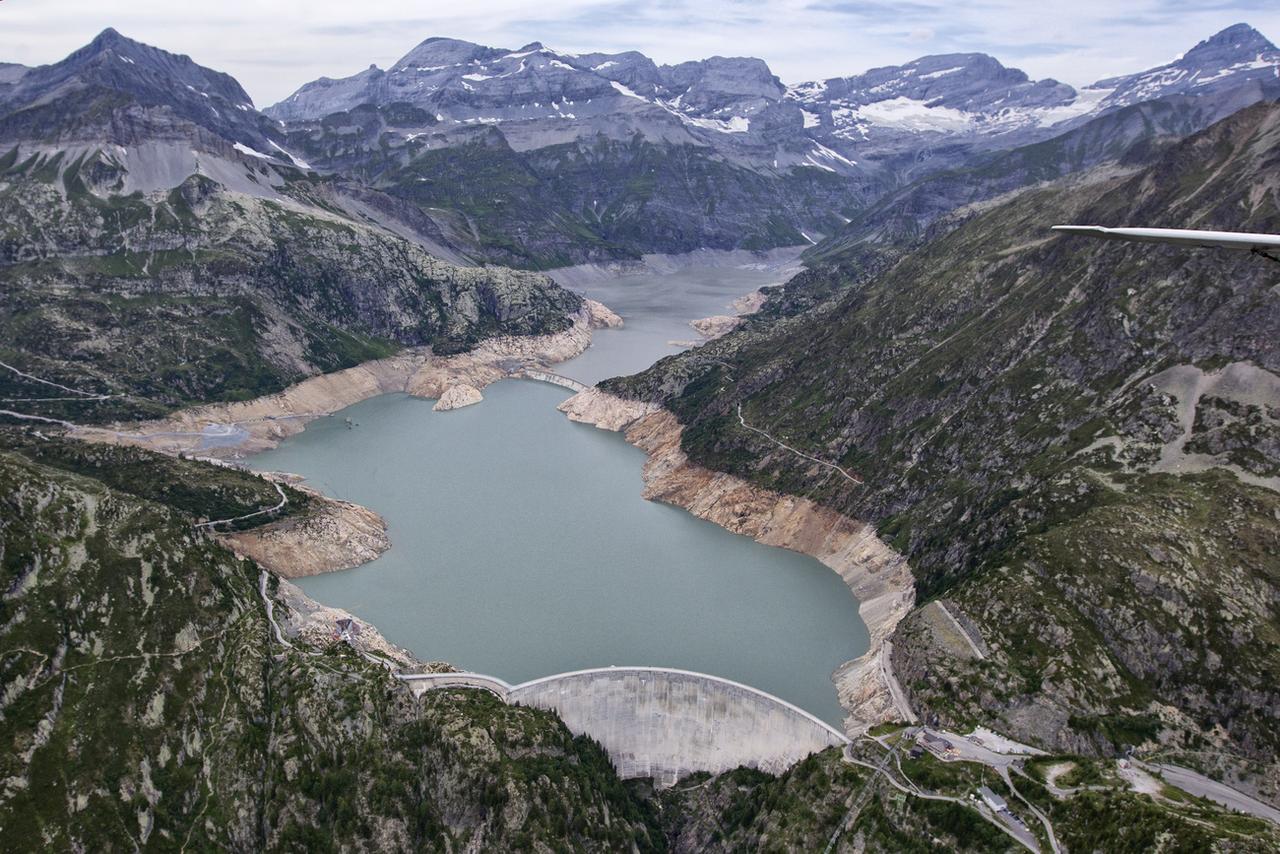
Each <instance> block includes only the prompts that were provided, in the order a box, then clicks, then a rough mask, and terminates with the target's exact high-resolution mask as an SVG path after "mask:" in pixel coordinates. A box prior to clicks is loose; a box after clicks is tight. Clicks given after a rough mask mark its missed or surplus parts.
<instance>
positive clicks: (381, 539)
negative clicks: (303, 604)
mask: <svg viewBox="0 0 1280 854" xmlns="http://www.w3.org/2000/svg"><path fill="white" fill-rule="evenodd" d="M293 488H294V489H299V490H302V491H304V492H306V493H307V494H308V495H310V496H311V497H312V498H313V499H315V500H314V502H313V504H314V506H315V509H314V510H311V511H310V512H308V513H306V514H304V515H302V516H296V517H289V518H286V519H281V520H280V521H278V522H273V523H271V524H269V525H263V526H262V527H259V528H251V529H249V530H247V531H234V532H230V533H219V534H215V537H216V538H217V540H218V541H219V542H221V543H222V544H223V545H225V546H227V547H228V548H229V549H231V550H232V551H234V552H235V553H236V554H238V555H241V556H242V557H248V558H252V559H253V560H254V561H255V562H256V563H257V564H258V565H259V566H262V567H264V568H266V569H269V570H271V571H272V572H274V573H275V574H276V575H279V576H280V577H282V578H302V577H305V576H308V575H319V574H321V573H324V572H336V571H338V570H340V569H351V568H353V567H357V566H360V565H361V564H365V563H368V562H369V561H371V560H373V559H374V558H376V557H377V556H378V555H380V554H382V553H383V552H385V551H386V550H387V549H389V548H391V538H390V537H388V536H387V523H386V521H384V520H383V518H382V517H381V516H379V515H378V514H377V513H375V512H373V511H372V510H370V509H369V508H368V507H361V506H360V505H359V504H353V503H352V502H350V501H342V500H340V499H337V498H331V497H329V496H327V495H323V494H321V493H319V492H317V491H316V490H314V489H310V488H308V487H306V486H303V485H301V484H299V483H294V484H293Z"/></svg>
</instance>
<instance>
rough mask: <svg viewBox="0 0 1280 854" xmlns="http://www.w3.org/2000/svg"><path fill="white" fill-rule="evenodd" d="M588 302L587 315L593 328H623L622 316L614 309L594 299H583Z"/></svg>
mask: <svg viewBox="0 0 1280 854" xmlns="http://www.w3.org/2000/svg"><path fill="white" fill-rule="evenodd" d="M583 302H584V303H586V310H587V317H588V318H590V323H591V328H592V329H621V328H622V318H621V317H619V316H618V315H617V313H615V312H614V310H613V309H611V308H609V306H607V305H605V304H604V303H602V302H596V301H595V300H593V299H587V300H583Z"/></svg>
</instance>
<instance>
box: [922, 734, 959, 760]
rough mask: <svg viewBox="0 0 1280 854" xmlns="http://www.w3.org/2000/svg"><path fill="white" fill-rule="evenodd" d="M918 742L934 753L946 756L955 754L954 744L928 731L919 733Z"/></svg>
mask: <svg viewBox="0 0 1280 854" xmlns="http://www.w3.org/2000/svg"><path fill="white" fill-rule="evenodd" d="M920 742H921V744H923V745H924V746H925V747H927V748H929V749H930V750H932V751H933V752H934V753H942V754H946V755H947V756H954V755H955V753H956V746H955V745H954V744H952V743H951V742H949V741H947V740H946V739H945V738H941V737H939V736H936V735H934V734H933V733H931V732H928V731H921V733H920Z"/></svg>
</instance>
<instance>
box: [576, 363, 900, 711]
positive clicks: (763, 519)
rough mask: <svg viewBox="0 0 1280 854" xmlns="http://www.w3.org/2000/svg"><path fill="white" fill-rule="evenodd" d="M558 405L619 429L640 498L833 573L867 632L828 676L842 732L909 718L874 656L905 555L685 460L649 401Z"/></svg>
mask: <svg viewBox="0 0 1280 854" xmlns="http://www.w3.org/2000/svg"><path fill="white" fill-rule="evenodd" d="M558 408H559V409H560V411H561V412H563V413H565V415H567V416H568V418H569V419H570V420H571V421H576V422H579V423H583V424H589V425H592V426H595V427H598V428H600V429H602V430H609V431H612V432H620V433H622V434H623V435H624V437H625V438H626V440H627V442H628V443H630V444H632V445H634V446H636V447H637V448H640V449H641V450H643V451H644V452H645V453H646V455H647V460H646V462H645V466H644V475H643V476H644V483H645V486H644V492H643V496H644V497H645V498H646V499H648V500H652V501H661V502H664V503H667V504H671V505H673V506H676V507H679V508H681V509H682V510H685V511H686V512H688V513H691V514H693V515H694V516H697V517H698V518H700V519H705V520H707V521H710V522H714V523H715V524H717V525H719V526H720V527H722V528H724V529H726V530H728V531H731V532H733V533H735V534H741V535H744V536H748V537H751V538H752V539H754V540H756V541H757V542H759V543H762V544H765V545H771V546H779V547H782V548H786V549H791V550H792V551H797V552H801V553H803V554H807V555H809V556H810V557H813V558H815V559H817V560H818V561H819V562H821V563H822V564H823V565H825V566H827V567H828V568H830V569H831V570H833V571H834V572H836V573H837V574H838V575H839V576H840V577H841V579H843V580H844V582H845V584H846V585H847V586H848V587H849V589H850V591H852V593H853V595H854V597H855V598H856V599H857V600H858V613H859V615H860V616H861V617H862V620H863V622H864V623H865V624H866V626H867V630H868V632H869V634H870V645H869V647H868V649H867V651H866V652H865V653H863V654H862V655H861V656H859V657H857V658H855V659H853V660H851V661H848V662H845V663H844V664H842V665H840V667H838V668H837V669H836V671H835V673H834V674H833V675H832V681H833V682H834V683H835V685H836V692H837V695H838V697H839V700H840V705H841V706H842V707H843V708H844V710H845V712H846V718H845V731H846V733H847V734H849V735H851V736H852V735H857V734H860V733H862V732H864V731H866V729H868V728H869V727H871V726H873V725H875V724H877V723H882V722H885V721H891V720H901V719H904V718H910V716H911V712H910V709H909V708H903V705H904V703H903V701H902V698H901V691H899V690H895V689H896V688H897V686H896V685H894V684H892V682H891V680H893V678H894V677H893V675H892V672H891V671H888V670H886V669H885V668H884V667H883V666H882V657H883V654H884V652H885V650H886V644H887V643H888V642H889V638H890V636H891V635H892V634H893V631H894V629H895V628H896V627H897V625H898V623H899V621H901V620H902V618H903V617H905V616H906V614H907V613H908V612H909V611H910V610H911V608H912V607H913V603H914V601H915V579H914V577H913V576H912V574H911V570H910V567H909V566H908V565H907V561H906V558H904V557H903V556H902V555H901V554H899V553H898V552H896V551H894V550H893V549H892V548H890V547H889V546H888V545H887V544H886V543H885V542H884V541H883V540H881V539H880V538H879V536H877V534H876V532H875V529H874V528H873V527H872V526H871V525H869V524H867V523H865V522H860V521H858V520H856V519H852V518H850V517H847V516H844V515H842V514H840V513H837V512H835V511H833V510H831V509H829V508H825V507H822V506H820V505H818V504H815V503H814V502H812V501H809V500H808V499H803V498H797V497H795V496H790V495H784V494H781V493H776V492H771V491H769V490H766V489H763V488H762V487H759V486H756V485H754V484H752V483H749V482H747V481H745V480H743V479H742V478H739V477H735V476H734V475H730V474H725V473H723V472H716V471H712V470H710V469H706V468H703V467H702V466H699V465H697V464H695V463H693V462H691V461H690V460H689V458H688V457H687V456H686V455H685V453H684V452H683V451H682V450H681V449H680V437H681V434H682V433H683V427H682V426H681V425H680V423H679V421H677V420H676V417H675V416H674V415H673V414H671V413H670V412H668V411H667V410H665V409H662V408H661V407H658V406H656V405H655V404H650V403H644V402H641V401H633V400H626V399H624V398H620V397H616V396H614V395H610V394H608V393H606V392H604V391H601V390H600V389H596V388H592V389H588V390H587V391H585V392H581V393H580V394H577V395H574V396H573V397H571V398H569V399H567V400H566V401H564V403H562V404H560V406H559V407H558Z"/></svg>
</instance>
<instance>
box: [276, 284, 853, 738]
mask: <svg viewBox="0 0 1280 854" xmlns="http://www.w3.org/2000/svg"><path fill="white" fill-rule="evenodd" d="M768 281H769V274H768V273H767V272H762V271H759V270H741V269H740V270H737V271H736V272H735V271H733V270H729V271H726V270H724V269H723V268H722V269H713V270H694V271H682V272H680V273H677V274H672V275H668V276H657V277H649V278H648V279H645V278H643V277H630V278H628V279H617V280H610V281H606V282H603V283H600V284H598V285H597V286H595V287H592V288H590V289H589V292H590V293H591V295H592V296H595V297H597V298H598V299H601V300H602V301H604V302H605V303H606V304H607V305H610V306H611V307H612V308H614V309H615V310H616V311H619V313H620V314H622V315H623V317H624V319H625V320H626V322H627V325H626V327H625V328H623V329H621V330H603V331H600V332H597V333H596V336H595V340H594V343H593V345H592V347H591V349H590V350H588V351H587V353H585V354H584V355H583V356H581V357H579V358H578V359H576V360H572V361H570V362H567V363H565V364H564V365H561V366H557V367H556V368H555V370H557V371H559V372H562V373H565V374H567V375H569V376H575V377H578V378H580V379H583V380H584V381H587V382H593V381H595V380H597V379H599V378H600V377H601V376H607V375H611V374H614V373H619V372H622V371H627V370H639V369H641V368H643V367H645V366H647V365H648V364H650V363H652V362H653V361H655V360H656V359H657V358H659V357H661V356H662V355H665V354H666V353H668V352H674V349H675V348H673V347H672V346H671V345H669V344H668V343H667V342H668V340H672V339H676V338H686V339H687V338H693V337H696V336H694V335H693V332H692V330H691V329H689V328H688V326H687V322H688V320H690V319H693V318H697V317H703V316H706V315H709V314H716V313H724V312H725V309H726V306H727V304H728V302H730V301H731V300H732V299H733V298H734V297H736V296H738V295H741V294H743V293H746V292H748V291H750V290H752V289H753V288H755V287H758V286H759V285H762V284H766V283H768ZM484 396H485V400H484V402H483V403H481V404H479V405H478V406H470V407H466V408H464V409H459V410H455V411H452V412H432V411H431V407H432V404H433V401H429V400H420V399H416V398H412V397H409V396H407V395H385V396H382V397H378V398H374V399H372V400H367V401H364V402H363V403H359V404H357V405H355V406H353V407H350V408H349V409H347V410H345V411H344V412H340V413H338V416H339V417H336V418H326V419H321V420H319V421H315V422H312V423H311V424H310V425H309V426H308V427H307V429H306V430H305V431H304V432H302V433H300V434H298V435H297V436H294V437H292V438H290V439H288V440H286V441H285V442H284V443H283V444H281V445H280V447H278V448H277V449H275V450H273V451H269V452H267V453H264V454H261V455H258V456H256V457H254V458H253V459H252V460H251V463H252V464H253V465H254V466H255V467H257V468H260V469H275V470H281V471H291V472H298V473H300V474H303V475H306V476H307V478H308V481H309V483H310V485H312V486H314V487H316V488H319V489H322V490H323V491H325V492H326V493H328V494H330V495H335V496H337V497H339V498H345V499H348V500H351V501H355V502H358V503H360V504H363V505H365V506H367V507H370V508H372V509H374V510H376V511H377V512H378V513H380V514H382V516H383V517H384V518H385V519H386V520H387V523H388V525H389V528H390V531H389V532H390V535H391V542H392V548H391V550H390V551H388V552H386V553H385V554H384V555H383V556H382V557H380V558H379V559H377V560H375V561H373V562H372V563H369V564H366V565H365V566H362V567H358V568H356V569H352V570H348V571H346V572H337V573H330V574H327V575H322V576H316V577H312V578H305V579H301V580H300V584H301V586H302V588H303V589H304V590H305V591H306V592H307V593H308V594H309V595H311V596H312V597H313V598H315V599H316V600H318V601H320V602H323V603H325V604H329V605H334V606H337V607H341V608H345V609H347V610H349V611H351V612H352V613H353V614H355V615H356V616H358V617H360V618H362V619H364V620H367V621H369V622H370V623H372V624H374V625H375V626H377V627H378V629H379V630H380V631H381V632H382V633H383V634H384V635H385V636H386V637H387V638H388V639H389V640H390V641H392V642H393V643H396V644H399V645H401V646H403V647H406V648H407V649H409V650H411V651H413V653H414V654H415V655H417V656H418V657H419V658H422V659H428V660H430V659H442V660H444V661H448V662H450V663H451V664H453V665H455V666H457V667H460V668H464V669H468V670H476V671H479V672H482V673H489V674H492V675H494V676H499V677H502V678H503V679H506V680H508V681H510V682H520V681H524V680H527V679H533V678H536V677H539V676H549V675H551V674H554V673H561V672H564V671H568V670H576V669H581V668H587V667H600V666H606V665H610V664H615V665H653V666H666V667H677V668H683V669H687V670H696V671H701V672H705V673H711V674H714V675H716V676H722V677H726V678H729V679H734V680H737V681H739V682H744V683H746V684H748V685H752V686H754V687H757V688H760V689H762V690H765V691H769V692H770V693H773V694H776V695H777V696H779V697H782V698H783V699H786V700H789V701H791V702H792V703H795V704H796V705H798V706H800V707H801V708H803V709H806V710H808V711H810V712H812V713H813V714H815V715H817V716H818V717H820V718H822V719H824V720H826V721H829V722H830V723H833V724H836V725H839V723H840V721H841V718H842V717H843V715H842V712H841V709H840V706H839V704H838V702H837V700H836V692H835V686H834V685H833V684H832V683H831V673H832V671H833V670H834V669H835V668H836V667H837V666H839V665H840V664H841V663H843V662H845V661H847V660H849V659H851V658H854V657H856V656H858V655H861V654H862V653H863V652H865V651H866V649H867V645H868V639H867V631H866V627H865V626H864V625H863V623H862V620H861V619H860V618H859V617H858V613H857V608H858V603H857V601H856V600H855V599H854V597H853V595H852V593H850V592H849V589H848V588H847V587H846V586H845V585H844V583H843V582H842V581H841V580H840V577H839V576H838V575H836V574H835V573H834V572H832V571H831V570H829V569H827V568H826V567H824V566H823V565H822V564H820V563H818V562H817V561H816V560H813V559H812V558H809V557H805V556H804V555H800V554H797V553H794V552H789V551H785V550H783V549H776V548H771V547H768V546H762V545H760V544H758V543H756V542H754V541H753V540H750V539H748V538H746V537H742V536H738V535H736V534H731V533H729V532H728V531H725V530H724V529H722V528H720V527H718V526H717V525H714V524H711V523H710V522H704V521H702V520H699V519H696V518H694V517H693V516H691V515H689V514H688V513H686V512H684V511H683V510H680V509H678V508H675V507H670V506H667V505H663V504H658V503H654V502H649V501H645V500H643V499H642V498H641V497H640V493H641V489H642V487H643V483H642V481H641V467H642V466H643V464H644V454H643V452H641V451H639V450H637V449H636V448H633V447H631V446H630V445H628V444H626V442H625V441H623V439H622V437H621V436H620V435H618V434H616V433H609V432H605V431H603V430H597V429H596V428H594V427H590V426H586V425H582V424H575V423H573V422H571V421H569V420H568V419H567V418H565V417H564V416H563V415H562V414H560V413H559V412H557V411H556V408H555V407H556V404H558V403H559V402H560V401H561V400H563V399H564V398H565V397H567V396H568V392H567V391H565V390H564V389H560V388H558V387H555V386H550V385H546V384H542V383H535V382H527V381H515V380H513V381H507V382H502V383H498V384H496V385H492V386H489V387H488V388H487V389H485V390H484ZM344 418H351V419H352V420H354V421H355V422H357V424H358V425H359V426H357V427H356V428H355V429H351V430H348V429H346V427H345V425H344V423H343V421H344Z"/></svg>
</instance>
